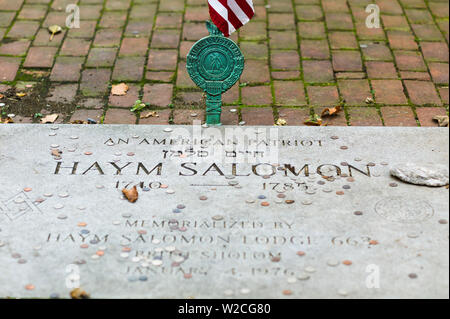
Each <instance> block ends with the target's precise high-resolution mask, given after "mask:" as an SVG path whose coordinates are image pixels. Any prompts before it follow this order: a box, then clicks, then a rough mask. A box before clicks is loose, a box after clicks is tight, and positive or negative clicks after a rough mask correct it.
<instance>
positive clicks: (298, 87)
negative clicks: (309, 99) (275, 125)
mask: <svg viewBox="0 0 450 319" xmlns="http://www.w3.org/2000/svg"><path fill="white" fill-rule="evenodd" d="M273 86H274V90H275V101H276V104H277V105H283V106H300V105H305V104H306V98H305V89H304V87H303V83H302V82H300V81H274V83H273Z"/></svg>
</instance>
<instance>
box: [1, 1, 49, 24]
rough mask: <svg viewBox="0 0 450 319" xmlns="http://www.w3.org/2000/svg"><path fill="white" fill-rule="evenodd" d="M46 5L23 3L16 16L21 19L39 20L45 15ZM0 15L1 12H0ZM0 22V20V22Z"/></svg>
mask: <svg viewBox="0 0 450 319" xmlns="http://www.w3.org/2000/svg"><path fill="white" fill-rule="evenodd" d="M46 13H47V6H41V5H24V6H23V8H22V10H21V11H20V13H19V16H18V18H19V19H22V20H40V19H42V18H43V17H45V14H46ZM0 16H1V13H0ZM0 24H1V22H0Z"/></svg>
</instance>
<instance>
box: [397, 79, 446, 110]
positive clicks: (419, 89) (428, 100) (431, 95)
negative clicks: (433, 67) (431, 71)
mask: <svg viewBox="0 0 450 319" xmlns="http://www.w3.org/2000/svg"><path fill="white" fill-rule="evenodd" d="M405 86H406V89H407V90H408V94H409V97H410V99H411V102H412V103H413V104H415V105H428V104H434V105H440V104H441V100H440V99H439V96H438V95H437V93H436V88H435V87H434V85H433V83H431V82H426V81H409V80H408V81H405Z"/></svg>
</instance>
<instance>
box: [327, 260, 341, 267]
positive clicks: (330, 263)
mask: <svg viewBox="0 0 450 319" xmlns="http://www.w3.org/2000/svg"><path fill="white" fill-rule="evenodd" d="M327 265H328V266H330V267H336V266H338V265H339V260H337V259H330V260H328V261H327Z"/></svg>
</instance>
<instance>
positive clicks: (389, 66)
mask: <svg viewBox="0 0 450 319" xmlns="http://www.w3.org/2000/svg"><path fill="white" fill-rule="evenodd" d="M366 69H367V75H368V77H369V78H371V79H397V78H398V75H397V70H396V69H395V65H394V63H392V62H366Z"/></svg>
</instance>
